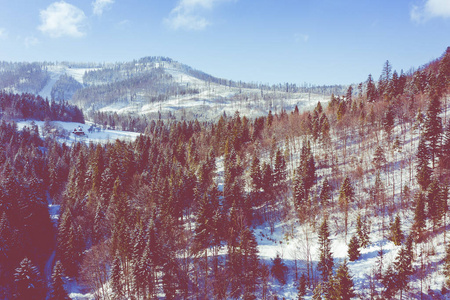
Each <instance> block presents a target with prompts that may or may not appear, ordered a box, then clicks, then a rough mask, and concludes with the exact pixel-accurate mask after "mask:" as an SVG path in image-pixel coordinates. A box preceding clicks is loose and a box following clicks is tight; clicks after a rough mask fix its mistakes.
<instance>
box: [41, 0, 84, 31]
mask: <svg viewBox="0 0 450 300" xmlns="http://www.w3.org/2000/svg"><path fill="white" fill-rule="evenodd" d="M40 16H41V21H42V24H41V25H40V26H39V27H38V29H39V30H40V31H42V32H43V33H44V34H48V35H49V36H50V37H52V38H58V37H62V36H71V37H82V36H84V35H85V33H84V32H83V31H82V28H83V26H84V25H85V21H86V15H85V14H84V12H83V11H82V10H81V9H79V8H78V7H76V6H73V5H72V4H69V3H66V2H64V1H60V2H54V3H52V4H50V6H49V7H47V9H45V10H41V11H40Z"/></svg>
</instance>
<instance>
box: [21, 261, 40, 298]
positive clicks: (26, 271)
mask: <svg viewBox="0 0 450 300" xmlns="http://www.w3.org/2000/svg"><path fill="white" fill-rule="evenodd" d="M14 282H15V285H16V293H15V299H18V300H33V299H36V300H40V299H44V298H45V292H46V290H45V286H44V283H43V281H42V278H41V274H40V273H39V271H38V269H37V267H36V266H35V265H33V263H32V262H31V261H30V260H29V259H28V258H24V259H23V260H22V261H21V262H20V266H19V267H18V268H17V269H16V272H15V273H14Z"/></svg>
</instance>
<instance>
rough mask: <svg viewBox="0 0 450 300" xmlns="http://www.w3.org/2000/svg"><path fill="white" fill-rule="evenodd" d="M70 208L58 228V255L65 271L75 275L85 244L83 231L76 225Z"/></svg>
mask: <svg viewBox="0 0 450 300" xmlns="http://www.w3.org/2000/svg"><path fill="white" fill-rule="evenodd" d="M75 226H76V225H75V224H74V223H73V216H72V214H71V213H70V211H69V210H67V211H66V212H65V213H63V215H62V217H61V221H60V224H59V228H58V229H59V230H58V240H57V256H58V259H59V260H60V261H61V263H62V265H63V267H64V273H65V274H66V275H68V276H75V275H76V274H77V273H78V267H79V264H80V262H81V257H82V251H83V249H84V245H83V243H82V239H81V238H82V233H81V231H80V230H79V229H78V228H77V227H75Z"/></svg>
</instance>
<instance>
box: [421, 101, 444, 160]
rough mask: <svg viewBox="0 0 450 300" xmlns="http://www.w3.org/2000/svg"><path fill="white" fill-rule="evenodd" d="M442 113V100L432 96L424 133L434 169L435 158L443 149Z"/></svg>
mask: <svg viewBox="0 0 450 300" xmlns="http://www.w3.org/2000/svg"><path fill="white" fill-rule="evenodd" d="M440 113H441V102H440V101H439V98H438V97H436V96H432V97H431V100H430V103H429V105H428V109H427V113H426V116H425V130H424V133H423V136H424V139H425V140H426V142H427V144H428V148H429V152H430V156H431V164H432V166H433V169H434V165H435V160H436V158H437V157H439V154H440V151H441V134H442V131H443V130H442V119H441V117H440V116H439V114H440Z"/></svg>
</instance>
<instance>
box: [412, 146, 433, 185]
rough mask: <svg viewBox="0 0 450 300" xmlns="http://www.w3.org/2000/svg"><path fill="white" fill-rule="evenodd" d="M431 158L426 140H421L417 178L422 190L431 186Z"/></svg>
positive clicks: (418, 152) (418, 150)
mask: <svg viewBox="0 0 450 300" xmlns="http://www.w3.org/2000/svg"><path fill="white" fill-rule="evenodd" d="M429 158H430V151H429V149H428V147H427V145H426V143H425V140H424V139H420V142H419V147H418V148H417V166H416V170H417V173H416V178H417V182H418V183H419V185H420V186H421V187H422V190H426V189H427V188H428V185H429V184H430V178H431V173H432V172H431V168H430V166H429V165H428V161H429Z"/></svg>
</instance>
